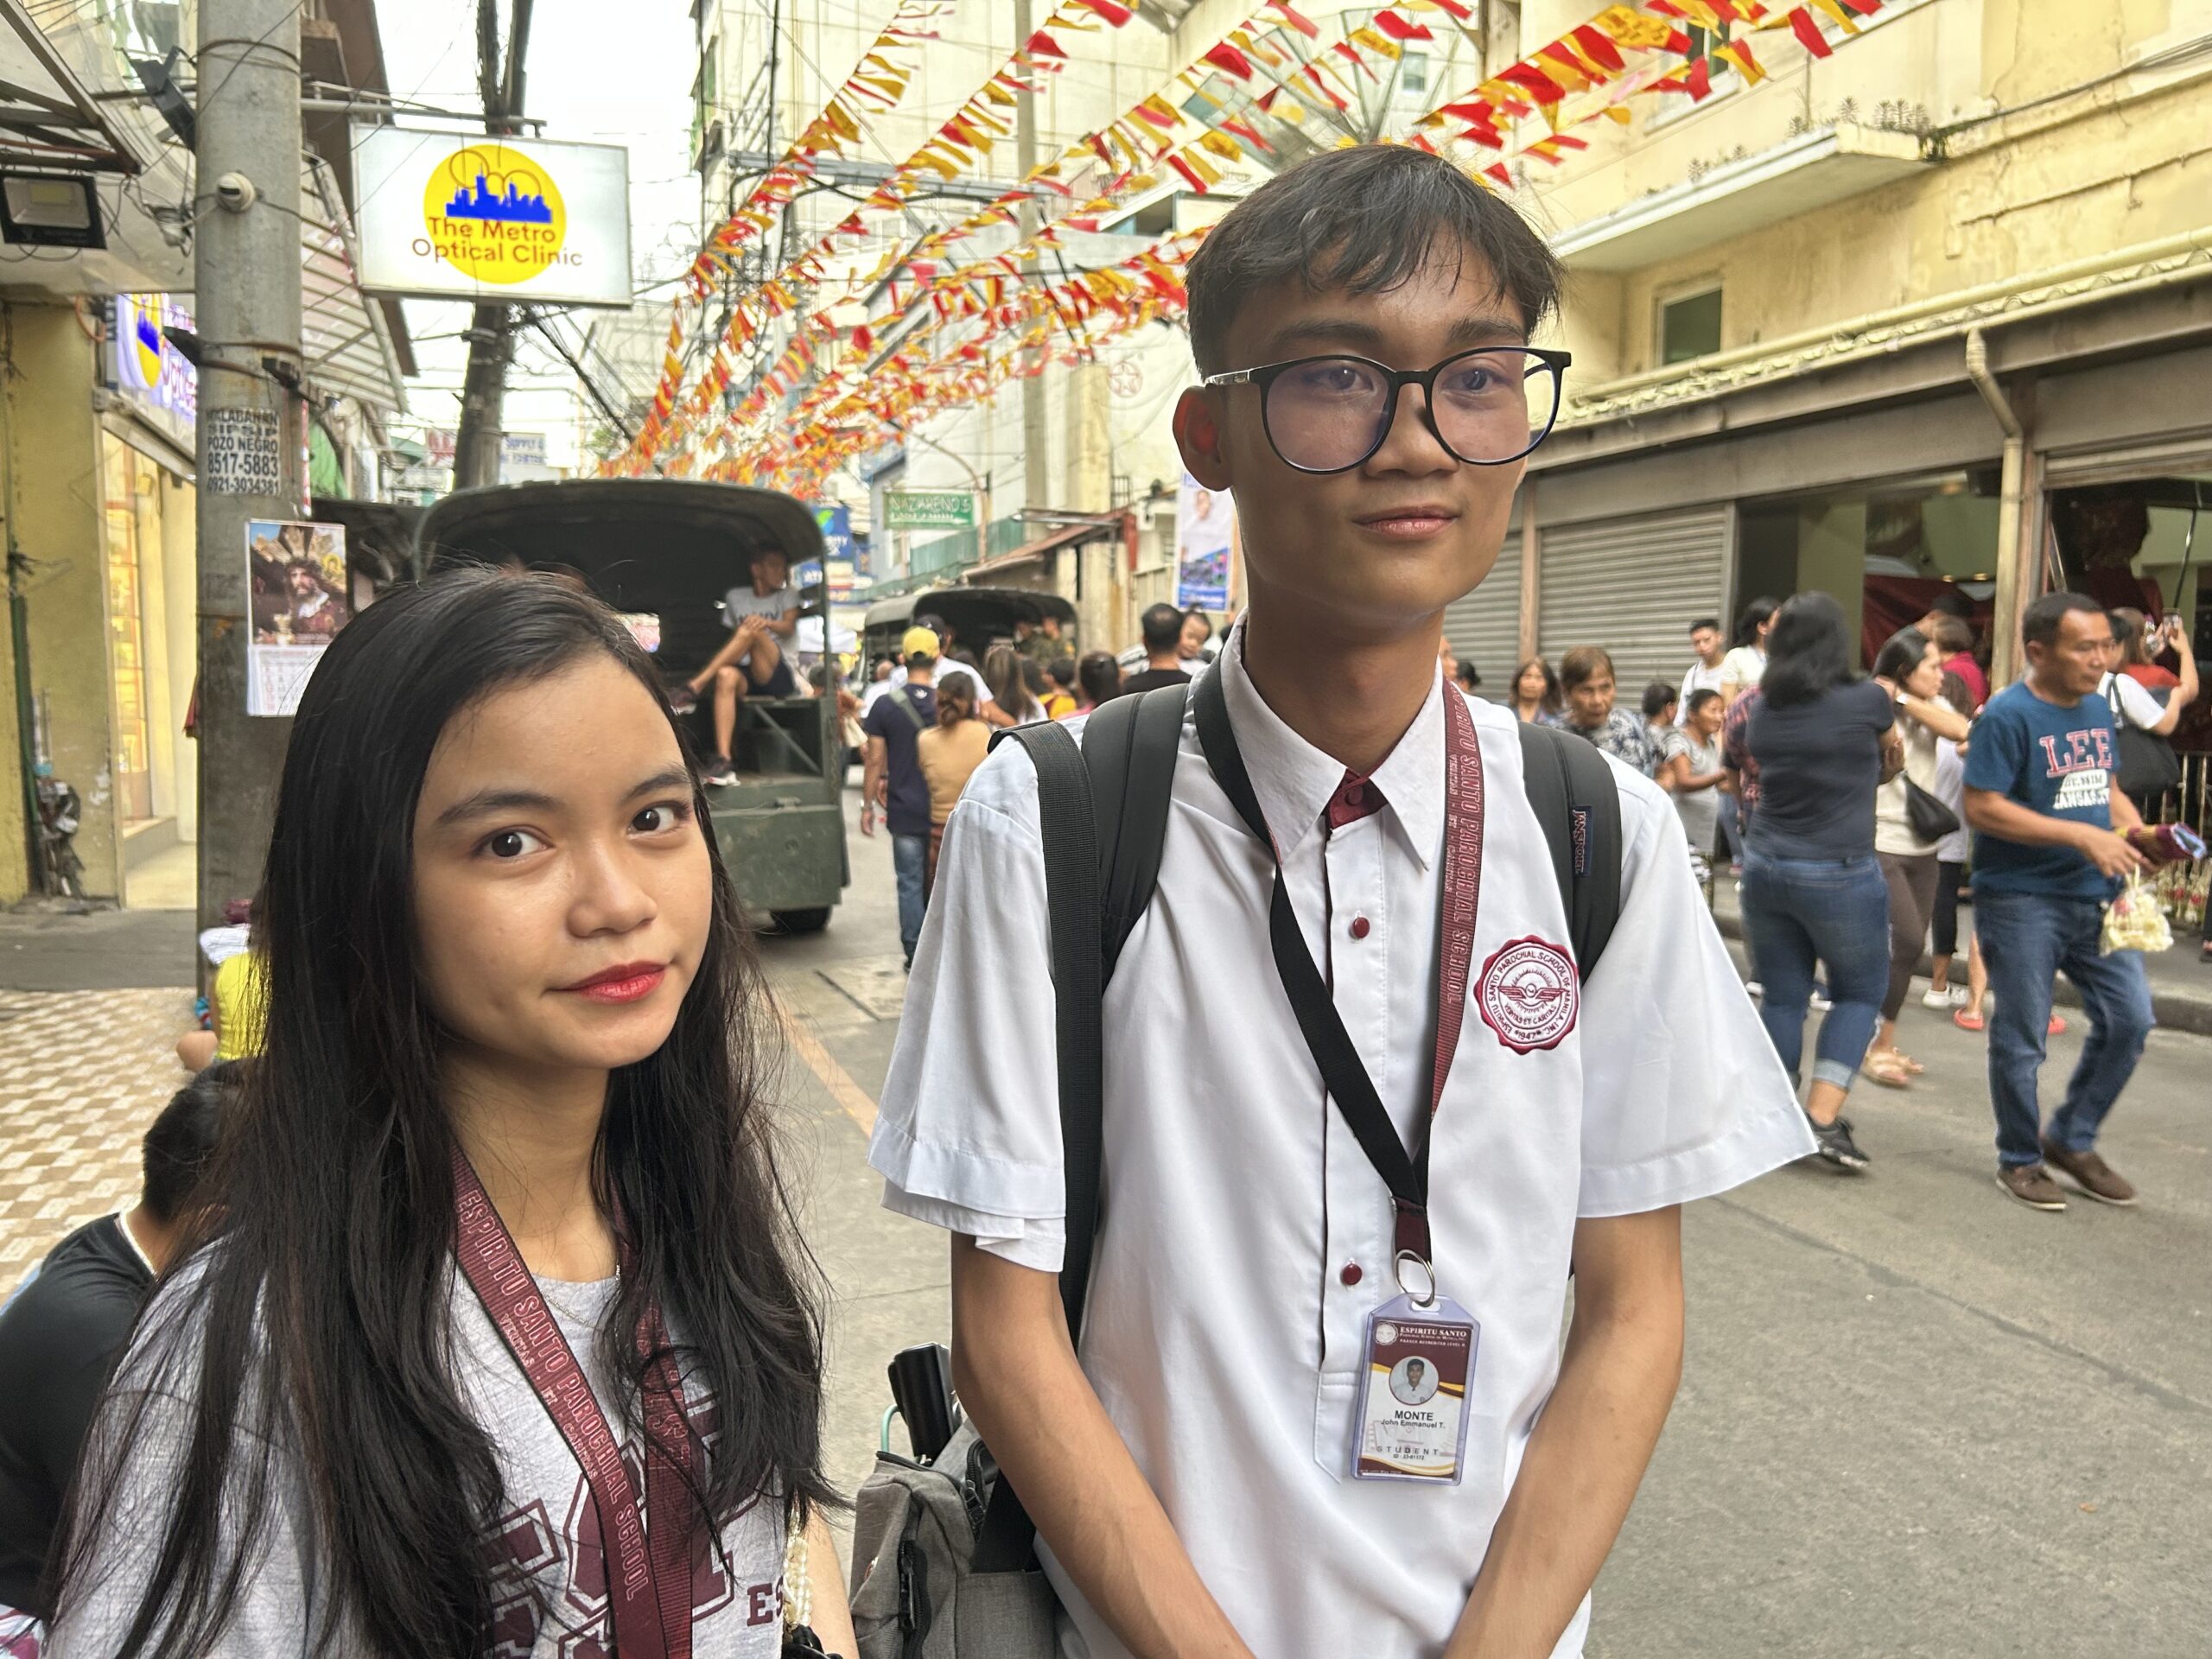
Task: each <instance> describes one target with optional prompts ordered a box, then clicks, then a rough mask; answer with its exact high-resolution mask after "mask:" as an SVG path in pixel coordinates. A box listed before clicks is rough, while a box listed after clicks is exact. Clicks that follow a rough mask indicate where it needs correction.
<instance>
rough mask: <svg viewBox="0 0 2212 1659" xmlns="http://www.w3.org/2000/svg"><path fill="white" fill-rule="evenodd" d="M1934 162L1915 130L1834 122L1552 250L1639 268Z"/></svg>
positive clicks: (1589, 223) (1564, 257)
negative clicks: (1897, 129) (1881, 128)
mask: <svg viewBox="0 0 2212 1659" xmlns="http://www.w3.org/2000/svg"><path fill="white" fill-rule="evenodd" d="M1933 165H1934V163H1933V162H1931V161H1930V160H1929V158H1928V156H1927V154H1926V152H1925V150H1924V149H1923V146H1922V143H1921V141H1920V139H1919V138H1918V137H1916V135H1914V134H1912V133H1909V132H1889V131H1885V130H1880V129H1878V128H1874V127H1862V126H1858V125H1855V124H1852V123H1849V122H1838V123H1837V124H1835V125H1834V126H1827V127H1816V128H1815V129H1814V130H1812V131H1810V132H1806V133H1801V134H1799V135H1798V136H1797V137H1795V138H1792V139H1789V140H1788V141H1787V142H1786V143H1780V144H1777V145H1776V146H1775V147H1774V148H1773V149H1764V150H1761V151H1760V152H1759V153H1758V155H1756V156H1745V157H1744V158H1743V159H1742V160H1741V161H1736V162H1723V163H1722V164H1721V165H1719V167H1716V168H1712V169H1711V170H1710V171H1708V172H1706V173H1704V174H1701V175H1699V176H1698V177H1697V178H1695V179H1694V180H1691V181H1688V182H1686V183H1682V184H1677V185H1674V186H1671V187H1670V188H1667V189H1664V190H1657V191H1654V192H1653V193H1652V194H1649V195H1648V196H1639V197H1637V199H1636V200H1634V201H1631V202H1629V203H1627V204H1625V205H1624V206H1623V207H1617V208H1615V209H1614V210H1613V211H1612V212H1611V213H1600V214H1599V216H1598V217H1597V218H1595V219H1585V220H1584V221H1583V222H1582V223H1581V224H1580V225H1575V226H1570V227H1569V228H1568V229H1567V230H1565V231H1562V232H1560V233H1559V234H1558V235H1556V236H1554V237H1553V238H1551V244H1552V251H1553V252H1554V253H1555V254H1557V255H1558V256H1559V257H1560V263H1561V264H1565V265H1567V266H1568V267H1570V268H1571V269H1573V270H1642V269H1643V267H1644V266H1646V265H1652V264H1658V263H1660V262H1661V261H1662V260H1667V259H1674V258H1678V257H1681V255H1683V254H1686V253H1694V252H1696V251H1698V250H1699V249H1700V248H1708V247H1712V246H1713V245H1716V244H1718V243H1722V242H1727V241H1732V240H1733V239H1734V238H1737V237H1739V236H1743V235H1745V234H1746V233H1748V232H1751V231H1756V230H1758V229H1761V228H1762V227H1764V226H1768V225H1775V224H1779V223H1780V222H1781V221H1782V220H1783V219H1793V218H1795V217H1796V215H1798V214H1799V213H1809V212H1810V211H1811V210H1812V209H1814V208H1815V207H1827V205H1828V204H1829V203H1830V202H1834V201H1841V200H1843V199H1844V198H1845V197H1847V196H1855V195H1858V194H1860V193H1861V192H1863V191H1867V190H1872V189H1875V188H1878V187H1879V186H1882V185H1885V184H1888V183H1890V182H1891V181H1892V180H1896V179H1901V178H1904V177H1905V176H1907V175H1910V174H1913V173H1916V172H1919V171H1920V170H1921V169H1923V168H1927V167H1930V166H1933Z"/></svg>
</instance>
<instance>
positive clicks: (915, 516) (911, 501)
mask: <svg viewBox="0 0 2212 1659" xmlns="http://www.w3.org/2000/svg"><path fill="white" fill-rule="evenodd" d="M956 502H957V504H958V505H957V508H956V507H955V506H954V505H952V504H953V503H956ZM883 528H884V529H886V530H973V529H975V528H976V496H975V493H974V492H973V491H972V490H886V491H885V492H884V493H883Z"/></svg>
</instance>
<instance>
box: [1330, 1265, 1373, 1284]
mask: <svg viewBox="0 0 2212 1659" xmlns="http://www.w3.org/2000/svg"><path fill="white" fill-rule="evenodd" d="M1366 1276H1367V1275H1366V1274H1363V1273H1362V1272H1361V1271H1360V1269H1359V1263H1358V1262H1345V1263H1344V1271H1343V1272H1342V1273H1340V1274H1338V1275H1337V1277H1338V1278H1339V1279H1341V1280H1343V1281H1344V1283H1346V1284H1348V1285H1356V1284H1357V1283H1358V1282H1359V1281H1361V1280H1362V1279H1364V1278H1365V1277H1366Z"/></svg>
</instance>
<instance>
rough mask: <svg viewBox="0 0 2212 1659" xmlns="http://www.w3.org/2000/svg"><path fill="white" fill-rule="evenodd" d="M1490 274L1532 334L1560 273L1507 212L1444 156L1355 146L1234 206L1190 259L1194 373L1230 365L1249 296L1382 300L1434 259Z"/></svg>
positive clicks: (1555, 295)
mask: <svg viewBox="0 0 2212 1659" xmlns="http://www.w3.org/2000/svg"><path fill="white" fill-rule="evenodd" d="M1470 254H1471V255H1473V256H1475V257H1478V258H1480V259H1481V260H1482V262H1483V263H1484V264H1486V265H1488V266H1489V267H1490V271H1491V277H1492V278H1493V279H1494V280H1495V281H1496V282H1497V291H1498V294H1499V296H1500V297H1502V298H1504V299H1508V300H1510V301H1511V302H1513V303H1514V304H1515V305H1516V307H1518V308H1519V309H1520V312H1521V316H1522V321H1524V322H1525V323H1526V324H1527V325H1528V327H1529V333H1530V334H1534V333H1535V329H1536V325H1537V324H1538V323H1540V322H1541V321H1543V319H1544V318H1545V317H1546V316H1547V315H1549V314H1550V313H1551V312H1552V311H1554V309H1556V308H1557V307H1558V305H1559V291H1560V264H1559V261H1558V260H1557V259H1555V258H1554V257H1553V256H1552V251H1551V250H1550V249H1549V248H1548V247H1546V246H1545V245H1544V243H1543V239H1542V238H1541V237H1539V236H1538V235H1537V234H1536V232H1535V231H1534V230H1533V229H1531V228H1530V227H1529V222H1528V221H1527V220H1526V219H1522V217H1521V215H1520V213H1518V212H1516V210H1515V209H1514V208H1513V207H1511V206H1510V205H1509V204H1508V203H1507V202H1505V201H1503V200H1501V199H1500V198H1499V197H1497V196H1496V195H1494V194H1491V192H1490V191H1489V190H1487V189H1485V188H1484V187H1483V186H1482V185H1480V184H1478V183H1477V182H1476V181H1474V179H1473V178H1472V177H1471V176H1470V175H1467V174H1466V173H1465V172H1462V171H1461V170H1460V169H1459V168H1458V167H1457V166H1455V165H1454V164H1453V163H1452V162H1447V161H1446V160H1445V159H1444V158H1443V157H1442V156H1432V155H1430V154H1429V153H1428V152H1427V150H1421V149H1412V148H1410V147H1408V146H1407V145H1403V144H1360V145H1356V146H1353V147H1352V148H1351V149H1335V150H1330V151H1327V152H1325V154H1322V155H1319V156H1312V157H1310V158H1309V159H1307V160H1306V161H1303V162H1300V163H1299V164H1298V165H1297V166H1295V167H1293V168H1286V169H1285V170H1284V171H1283V172H1281V173H1279V174H1277V175H1275V176H1274V178H1272V179H1270V180H1268V181H1267V183H1265V184H1263V185H1262V186H1261V187H1260V188H1258V189H1257V190H1255V191H1254V192H1253V193H1252V194H1250V195H1249V196H1248V197H1246V198H1245V200H1243V201H1241V202H1239V203H1238V204H1237V205H1236V207H1232V208H1230V210H1229V212H1228V213H1226V214H1225V215H1224V216H1223V218H1222V219H1221V221H1220V222H1219V223H1218V224H1217V225H1216V226H1214V227H1213V228H1212V230H1211V231H1209V232H1207V233H1206V238H1205V241H1203V242H1201V243H1200V244H1199V245H1198V251H1197V252H1196V253H1194V254H1192V256H1191V263H1190V267H1189V270H1188V271H1187V272H1186V286H1187V288H1188V289H1189V292H1190V296H1191V355H1192V357H1194V358H1195V359H1198V372H1199V373H1200V374H1218V373H1220V372H1222V371H1223V370H1224V369H1226V368H1229V367H1230V366H1232V365H1230V363H1229V362H1228V361H1227V359H1226V356H1225V353H1226V351H1227V341H1228V339H1229V330H1230V325H1231V324H1232V323H1234V322H1235V321H1236V313H1237V311H1238V309H1239V308H1240V307H1242V306H1243V302H1244V301H1245V299H1246V298H1247V297H1248V296H1249V295H1250V294H1251V293H1252V291H1253V290H1254V289H1257V288H1262V287H1267V286H1269V285H1272V284H1275V283H1285V282H1290V281H1297V282H1300V283H1304V284H1305V286H1306V289H1308V291H1310V292H1314V293H1319V292H1321V291H1322V290H1324V289H1344V290H1346V291H1348V292H1350V293H1353V294H1379V293H1383V292H1386V291H1387V290H1389V289H1393V288H1395V287H1397V286H1398V285H1399V284H1400V283H1404V282H1406V281H1408V280H1409V279H1410V278H1412V277H1414V275H1415V274H1416V273H1418V272H1419V271H1420V270H1421V267H1422V266H1423V265H1424V264H1426V263H1427V261H1428V260H1429V259H1430V258H1431V257H1447V258H1449V259H1451V260H1452V262H1453V263H1454V264H1455V265H1456V264H1457V263H1458V262H1459V261H1460V260H1463V259H1465V257H1467V256H1469V255H1470Z"/></svg>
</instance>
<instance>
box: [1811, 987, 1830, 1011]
mask: <svg viewBox="0 0 2212 1659" xmlns="http://www.w3.org/2000/svg"><path fill="white" fill-rule="evenodd" d="M1812 1001H1813V1012H1814V1013H1815V1014H1826V1013H1827V1011H1828V1010H1829V1009H1830V1008H1832V1007H1835V1004H1834V1003H1833V1002H1831V1001H1828V999H1827V994H1826V993H1825V992H1821V991H1815V992H1814V993H1813V999H1812Z"/></svg>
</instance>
